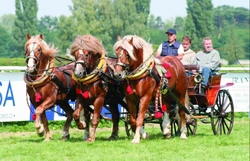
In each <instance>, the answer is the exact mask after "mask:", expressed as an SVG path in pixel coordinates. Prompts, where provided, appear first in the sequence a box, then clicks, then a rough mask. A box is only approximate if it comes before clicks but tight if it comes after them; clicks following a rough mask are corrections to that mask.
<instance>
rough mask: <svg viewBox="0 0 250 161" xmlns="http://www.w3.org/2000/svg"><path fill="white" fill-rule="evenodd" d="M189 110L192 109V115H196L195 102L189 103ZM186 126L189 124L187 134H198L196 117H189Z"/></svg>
mask: <svg viewBox="0 0 250 161" xmlns="http://www.w3.org/2000/svg"><path fill="white" fill-rule="evenodd" d="M189 111H190V115H192V116H195V115H196V112H195V108H194V106H193V104H191V103H190V105H189ZM186 126H187V135H189V136H191V135H193V136H194V135H195V134H196V129H197V119H195V118H190V119H188V120H187V122H186Z"/></svg>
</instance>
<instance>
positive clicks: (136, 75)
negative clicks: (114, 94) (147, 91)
mask: <svg viewBox="0 0 250 161" xmlns="http://www.w3.org/2000/svg"><path fill="white" fill-rule="evenodd" d="M154 64H155V63H154V58H153V56H152V55H151V56H150V57H149V58H148V59H147V60H146V61H145V62H144V63H142V64H141V65H140V66H139V67H138V68H136V69H135V70H134V71H132V72H131V73H129V74H128V75H126V76H125V79H130V80H136V79H140V78H143V77H145V76H146V75H148V74H149V71H150V69H152V68H153V67H154Z"/></svg>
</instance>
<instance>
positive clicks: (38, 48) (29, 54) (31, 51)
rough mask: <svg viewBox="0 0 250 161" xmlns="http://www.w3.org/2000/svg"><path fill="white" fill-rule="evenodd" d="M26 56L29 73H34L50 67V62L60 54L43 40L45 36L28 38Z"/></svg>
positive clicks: (28, 36) (28, 35)
mask: <svg viewBox="0 0 250 161" xmlns="http://www.w3.org/2000/svg"><path fill="white" fill-rule="evenodd" d="M26 38H27V42H26V44H25V52H24V55H25V57H26V64H27V69H26V72H27V73H33V72H35V71H37V70H38V69H45V68H46V66H48V65H49V61H50V59H51V58H53V57H54V55H55V54H56V53H57V52H58V50H57V49H54V48H53V47H52V48H50V47H49V46H48V45H47V44H46V42H45V41H44V40H43V35H42V34H40V35H37V36H30V34H27V36H26Z"/></svg>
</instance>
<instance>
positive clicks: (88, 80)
mask: <svg viewBox="0 0 250 161" xmlns="http://www.w3.org/2000/svg"><path fill="white" fill-rule="evenodd" d="M106 67H107V66H106V60H105V54H104V53H102V56H101V58H100V61H99V63H98V65H97V67H96V68H95V70H93V71H92V72H91V73H90V74H88V76H87V77H85V78H77V77H76V76H75V74H74V72H73V73H72V78H73V79H74V80H75V81H77V82H80V83H84V84H89V83H92V82H94V81H96V80H98V79H99V76H100V73H101V72H105V71H106V69H107V68H106Z"/></svg>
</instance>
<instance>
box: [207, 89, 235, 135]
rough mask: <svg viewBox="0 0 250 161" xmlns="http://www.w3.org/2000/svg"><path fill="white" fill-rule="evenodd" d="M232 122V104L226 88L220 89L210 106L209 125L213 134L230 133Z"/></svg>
mask: <svg viewBox="0 0 250 161" xmlns="http://www.w3.org/2000/svg"><path fill="white" fill-rule="evenodd" d="M233 123H234V105H233V101H232V97H231V95H230V94H229V92H228V91H227V90H220V91H219V93H218V96H217V98H216V102H215V105H214V106H213V107H212V108H211V125H212V129H213V133H214V135H222V134H230V133H231V131H232V129H233Z"/></svg>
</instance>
